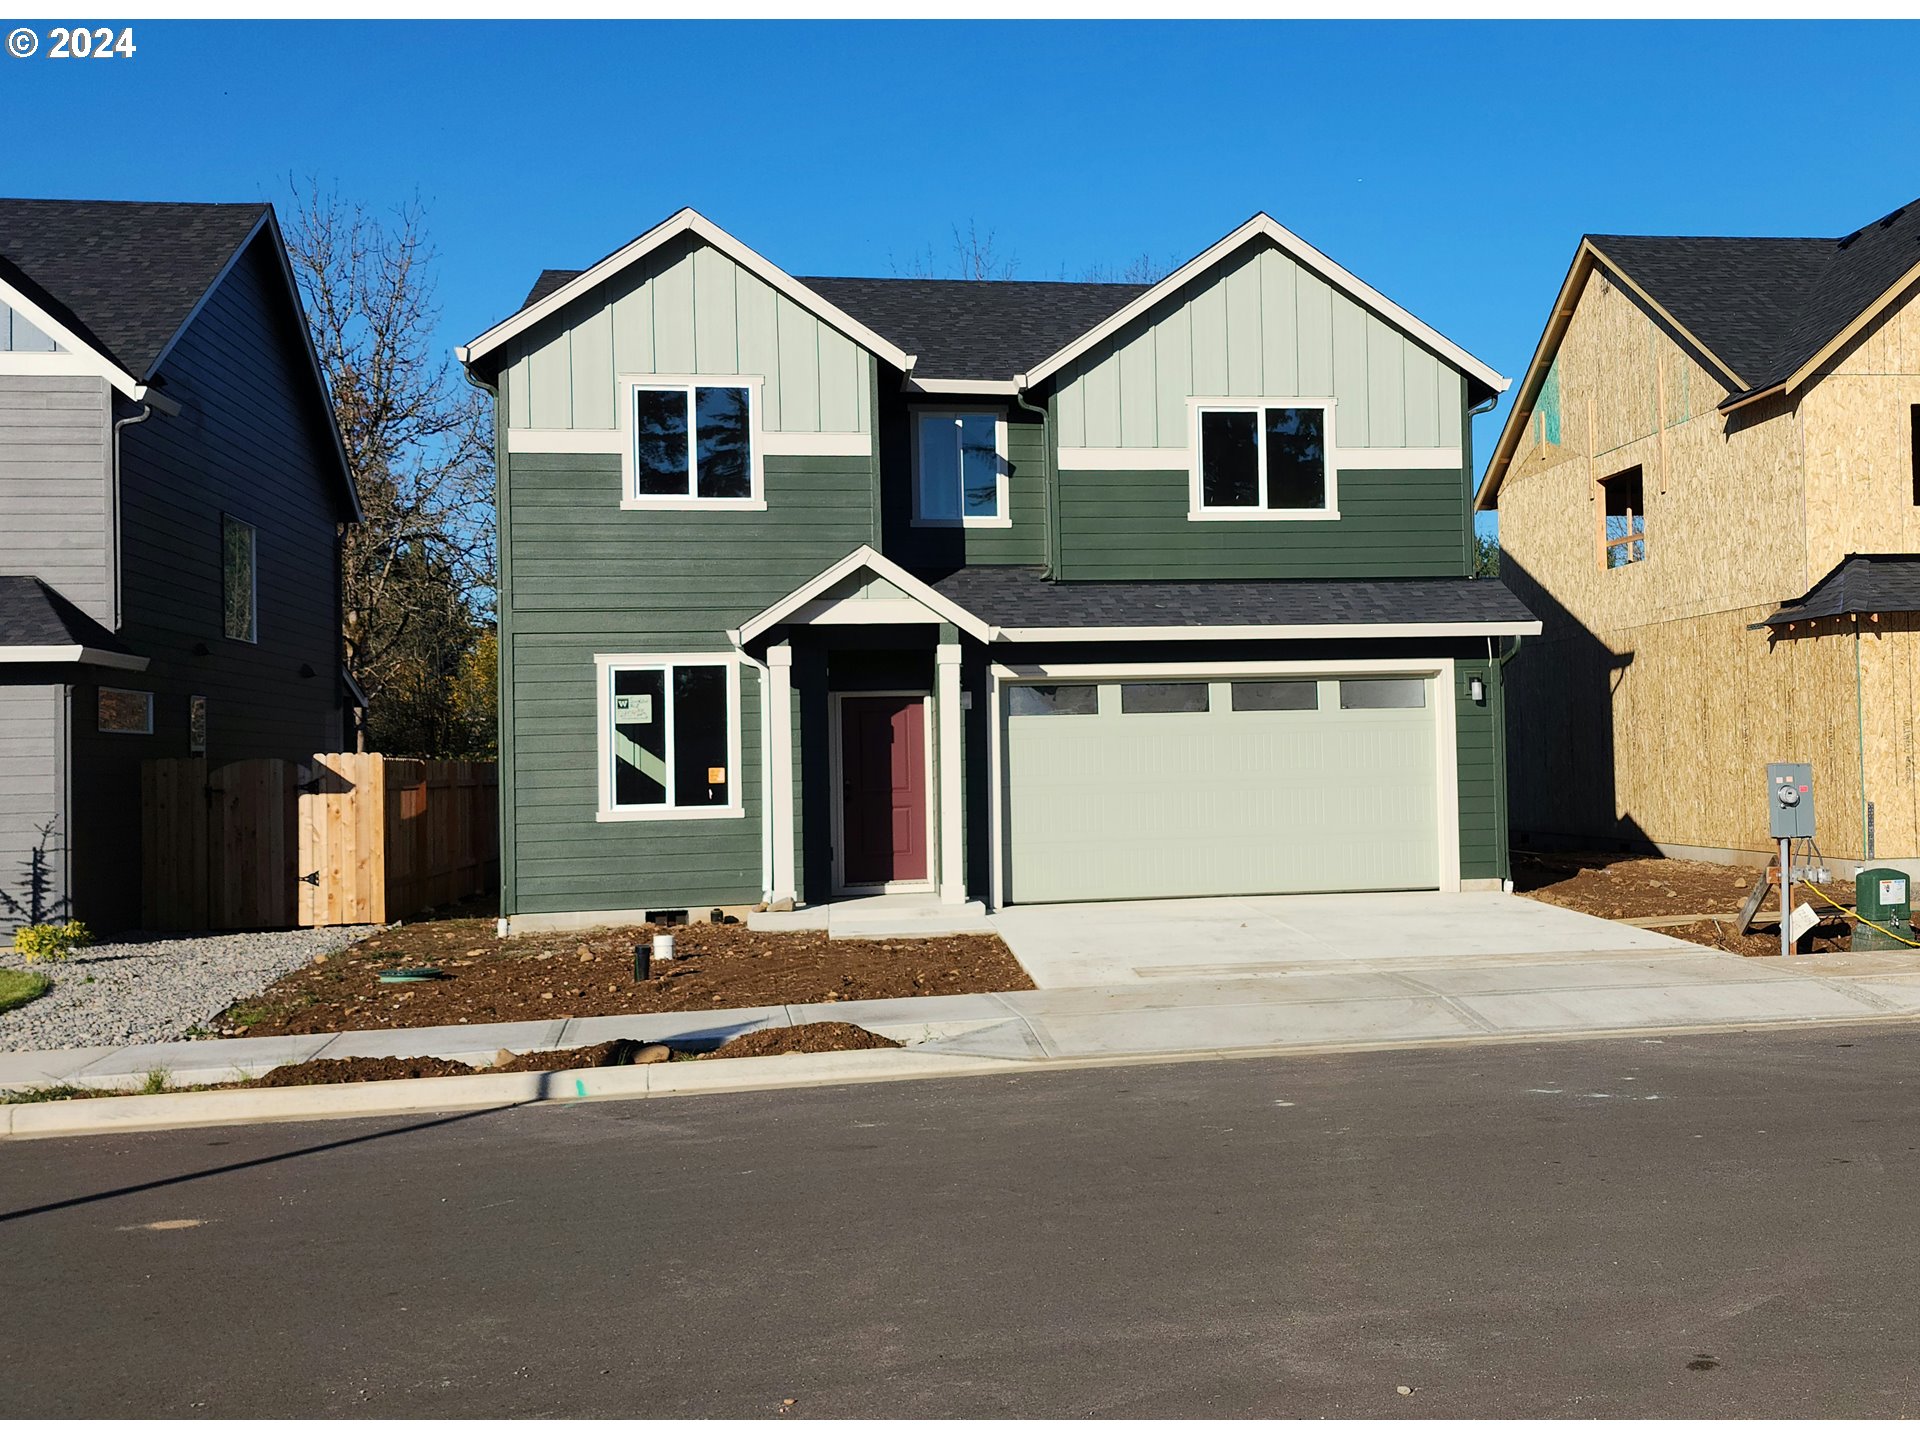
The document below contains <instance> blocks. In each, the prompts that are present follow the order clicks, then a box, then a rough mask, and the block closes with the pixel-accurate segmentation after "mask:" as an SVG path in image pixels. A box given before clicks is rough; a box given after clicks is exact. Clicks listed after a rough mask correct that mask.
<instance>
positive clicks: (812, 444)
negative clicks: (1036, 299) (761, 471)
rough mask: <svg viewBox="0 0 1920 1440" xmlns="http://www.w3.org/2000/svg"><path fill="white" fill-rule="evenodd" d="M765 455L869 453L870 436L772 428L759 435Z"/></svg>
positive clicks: (844, 432)
mask: <svg viewBox="0 0 1920 1440" xmlns="http://www.w3.org/2000/svg"><path fill="white" fill-rule="evenodd" d="M760 449H761V450H762V451H763V452H764V453H765V454H768V455H871V454H873V438H872V437H871V436H870V435H868V434H867V433H866V431H864V430H821V431H817V432H815V431H805V430H773V431H769V432H767V433H766V434H763V435H762V436H761V437H760Z"/></svg>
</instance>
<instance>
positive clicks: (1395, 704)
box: [1340, 675, 1427, 710]
mask: <svg viewBox="0 0 1920 1440" xmlns="http://www.w3.org/2000/svg"><path fill="white" fill-rule="evenodd" d="M1426 706H1427V682H1426V681H1425V680H1423V679H1421V678H1420V677H1419V676H1417V675H1414V676H1407V675H1394V676H1382V677H1378V678H1368V679H1365V680H1342V681H1341V682H1340V708H1341V709H1342V710H1424V709H1426Z"/></svg>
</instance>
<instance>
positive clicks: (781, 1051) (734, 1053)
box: [676, 1020, 901, 1060]
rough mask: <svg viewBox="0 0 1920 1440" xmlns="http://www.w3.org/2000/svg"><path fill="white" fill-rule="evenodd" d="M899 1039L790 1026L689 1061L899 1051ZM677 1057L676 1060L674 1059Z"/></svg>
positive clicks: (847, 1029)
mask: <svg viewBox="0 0 1920 1440" xmlns="http://www.w3.org/2000/svg"><path fill="white" fill-rule="evenodd" d="M900 1048H901V1046H900V1042H899V1041H898V1040H889V1039H888V1038H887V1037H886V1036H884V1035H876V1034H874V1033H873V1031H871V1030H864V1029H862V1028H861V1027H860V1026H858V1025H848V1024H845V1023H843V1022H841V1021H838V1020H832V1021H821V1022H819V1023H817V1024H813V1025H791V1026H787V1027H784V1028H779V1027H774V1028H769V1029H766V1030H750V1031H748V1032H747V1033H746V1034H745V1035H740V1036H736V1037H735V1038H734V1039H732V1040H729V1041H727V1043H726V1044H724V1045H722V1046H721V1047H720V1048H719V1049H718V1050H709V1051H708V1052H707V1053H706V1054H704V1055H698V1056H692V1057H689V1058H692V1059H698V1060H738V1059H741V1058H743V1057H745V1056H748V1055H825V1054H827V1053H829V1052H830V1051H834V1050H898V1049H900ZM676 1058H677V1057H676Z"/></svg>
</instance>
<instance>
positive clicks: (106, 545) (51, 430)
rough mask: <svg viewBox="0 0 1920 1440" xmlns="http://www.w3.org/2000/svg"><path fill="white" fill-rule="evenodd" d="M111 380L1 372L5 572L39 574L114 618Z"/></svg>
mask: <svg viewBox="0 0 1920 1440" xmlns="http://www.w3.org/2000/svg"><path fill="white" fill-rule="evenodd" d="M109 422H110V415H109V410H108V391H107V382H106V381H104V380H101V379H98V378H96V377H94V376H90V375H0V575H38V576H39V577H40V578H41V579H42V580H44V581H46V582H47V584H49V585H51V586H53V588H54V589H56V590H58V591H59V592H60V593H61V594H62V595H64V596H66V598H67V599H69V600H71V601H72V602H73V603H74V604H75V605H78V606H79V607H80V608H81V609H82V610H84V611H85V612H86V613H87V614H88V615H90V616H92V617H93V618H94V619H95V620H98V621H99V622H100V623H101V624H103V625H105V626H107V627H109V628H111V627H112V625H113V584H114V573H113V561H112V554H111V531H110V523H111V516H110V514H109V508H110V507H109V502H108V491H109V488H110V472H111V467H112V463H113V457H112V447H111V436H112V429H111V426H110V423H109Z"/></svg>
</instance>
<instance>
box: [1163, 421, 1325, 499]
mask: <svg viewBox="0 0 1920 1440" xmlns="http://www.w3.org/2000/svg"><path fill="white" fill-rule="evenodd" d="M1193 438H1194V466H1193V482H1192V483H1193V489H1192V494H1191V495H1190V497H1189V503H1190V510H1189V514H1188V518H1189V519H1193V520H1338V519H1339V518H1340V511H1339V507H1338V506H1337V505H1336V504H1335V496H1334V486H1335V474H1334V466H1333V460H1332V454H1331V451H1332V448H1333V402H1332V401H1331V400H1238V401H1235V400H1196V401H1194V402H1193Z"/></svg>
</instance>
